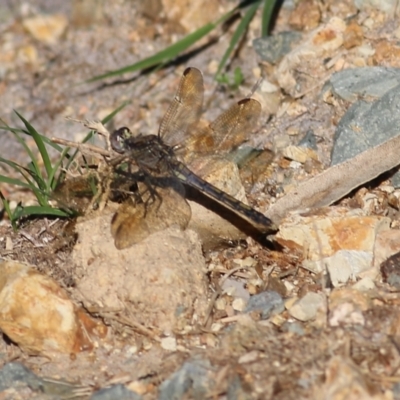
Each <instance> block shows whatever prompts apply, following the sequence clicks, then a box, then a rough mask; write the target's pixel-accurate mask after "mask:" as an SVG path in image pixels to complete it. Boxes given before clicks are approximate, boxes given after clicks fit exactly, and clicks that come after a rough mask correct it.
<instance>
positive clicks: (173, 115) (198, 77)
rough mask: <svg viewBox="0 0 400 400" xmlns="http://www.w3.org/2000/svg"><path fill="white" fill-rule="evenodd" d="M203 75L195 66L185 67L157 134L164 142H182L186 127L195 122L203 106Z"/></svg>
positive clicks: (186, 130) (169, 143)
mask: <svg viewBox="0 0 400 400" xmlns="http://www.w3.org/2000/svg"><path fill="white" fill-rule="evenodd" d="M203 97H204V84H203V75H202V74H201V72H200V70H198V69H197V68H193V67H190V68H186V70H185V72H184V73H183V76H182V78H181V81H180V83H179V88H178V91H177V92H176V95H175V98H174V100H173V101H172V103H171V105H170V106H169V108H168V111H167V112H166V114H165V115H164V117H163V119H162V121H161V124H160V129H159V131H158V134H159V136H160V137H162V138H163V139H164V141H165V143H166V144H168V145H169V146H175V145H178V144H180V143H183V142H184V139H185V138H186V137H187V136H186V135H187V133H188V128H189V127H190V126H191V125H193V124H196V123H197V122H198V120H199V118H200V115H201V112H202V108H203Z"/></svg>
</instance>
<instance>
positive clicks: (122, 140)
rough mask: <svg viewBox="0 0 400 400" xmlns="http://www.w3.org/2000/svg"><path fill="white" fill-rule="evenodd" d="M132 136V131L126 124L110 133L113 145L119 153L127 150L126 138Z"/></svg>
mask: <svg viewBox="0 0 400 400" xmlns="http://www.w3.org/2000/svg"><path fill="white" fill-rule="evenodd" d="M130 137H132V132H131V131H130V130H129V129H128V128H126V127H125V126H124V127H122V128H119V129H117V130H115V131H114V132H113V133H112V134H111V135H110V143H111V147H112V149H113V150H114V151H116V152H117V153H123V152H125V151H126V150H127V146H126V140H127V139H129V138H130Z"/></svg>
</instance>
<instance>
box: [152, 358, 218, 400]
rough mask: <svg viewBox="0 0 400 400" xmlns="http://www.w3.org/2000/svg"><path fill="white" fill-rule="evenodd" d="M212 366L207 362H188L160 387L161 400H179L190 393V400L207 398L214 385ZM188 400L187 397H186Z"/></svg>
mask: <svg viewBox="0 0 400 400" xmlns="http://www.w3.org/2000/svg"><path fill="white" fill-rule="evenodd" d="M210 369H211V366H210V364H209V362H208V361H206V360H192V361H188V362H186V363H185V364H183V366H182V367H181V368H180V369H179V370H178V371H176V372H175V373H174V374H172V376H171V377H170V378H169V379H167V380H166V381H164V382H163V383H162V384H161V385H160V392H159V396H158V399H159V400H179V399H182V398H183V396H184V395H185V394H187V393H188V392H189V391H190V396H189V397H190V398H191V399H195V400H201V399H204V398H206V395H207V393H209V392H210V388H211V386H212V384H213V380H212V378H211V375H210ZM185 398H186V397H185Z"/></svg>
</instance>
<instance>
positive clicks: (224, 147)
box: [210, 98, 261, 154]
mask: <svg viewBox="0 0 400 400" xmlns="http://www.w3.org/2000/svg"><path fill="white" fill-rule="evenodd" d="M260 114H261V104H260V103H259V102H258V101H257V100H255V99H251V98H245V99H243V100H240V101H238V102H237V103H236V104H234V105H233V106H232V107H230V108H229V109H228V110H227V111H225V112H224V113H223V114H221V115H220V116H219V117H218V118H217V119H216V120H215V121H214V122H212V123H211V124H210V128H211V131H212V135H213V138H214V146H215V151H216V152H217V153H220V154H222V153H226V152H228V151H231V150H232V149H234V148H236V147H238V146H239V145H240V144H242V143H243V142H244V141H245V140H246V139H247V138H248V137H249V135H250V133H251V131H252V130H254V128H255V126H256V124H257V121H258V119H259V117H260Z"/></svg>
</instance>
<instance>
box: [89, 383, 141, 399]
mask: <svg viewBox="0 0 400 400" xmlns="http://www.w3.org/2000/svg"><path fill="white" fill-rule="evenodd" d="M140 399H142V396H140V395H138V394H136V393H134V392H132V391H131V390H129V389H127V388H126V387H125V386H124V385H115V386H112V387H110V388H107V389H101V390H99V391H98V392H96V393H94V394H93V395H92V396H91V397H90V400H140Z"/></svg>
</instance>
